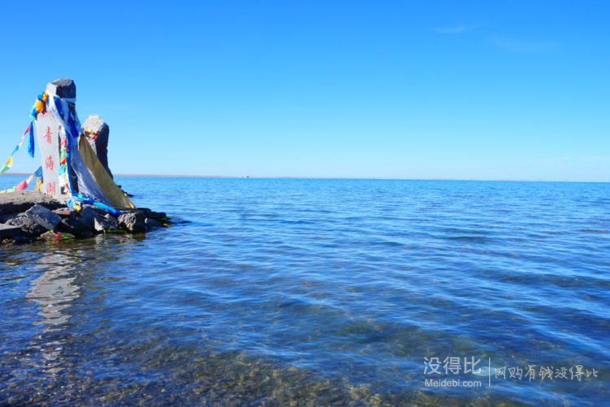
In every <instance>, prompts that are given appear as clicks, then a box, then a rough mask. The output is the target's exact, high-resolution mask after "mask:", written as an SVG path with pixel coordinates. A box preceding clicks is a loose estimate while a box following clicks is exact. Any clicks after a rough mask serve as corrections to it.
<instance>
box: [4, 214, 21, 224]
mask: <svg viewBox="0 0 610 407" xmlns="http://www.w3.org/2000/svg"><path fill="white" fill-rule="evenodd" d="M19 215H20V213H6V214H4V215H0V223H7V222H8V221H10V220H12V219H15V218H16V217H17V216H19Z"/></svg>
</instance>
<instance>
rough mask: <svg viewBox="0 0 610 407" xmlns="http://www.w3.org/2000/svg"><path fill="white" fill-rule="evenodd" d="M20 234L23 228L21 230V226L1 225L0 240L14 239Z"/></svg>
mask: <svg viewBox="0 0 610 407" xmlns="http://www.w3.org/2000/svg"><path fill="white" fill-rule="evenodd" d="M20 234H21V228H19V226H11V225H4V224H0V240H3V239H12V238H14V237H16V236H19V235H20Z"/></svg>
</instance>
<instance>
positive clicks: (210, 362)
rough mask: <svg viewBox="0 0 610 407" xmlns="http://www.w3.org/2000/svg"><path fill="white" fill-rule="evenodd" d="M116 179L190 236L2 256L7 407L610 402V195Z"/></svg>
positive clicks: (555, 187)
mask: <svg viewBox="0 0 610 407" xmlns="http://www.w3.org/2000/svg"><path fill="white" fill-rule="evenodd" d="M14 181H15V179H14V178H13V177H2V178H0V187H6V186H9V184H11V183H15V182H14ZM119 183H121V184H122V185H123V186H124V188H125V189H126V190H128V191H130V192H132V193H133V194H135V198H134V201H135V202H136V204H138V205H140V206H145V207H150V208H153V209H155V210H163V211H166V212H168V214H170V215H171V216H173V217H174V218H175V219H176V220H178V222H177V224H176V225H175V226H174V227H172V228H169V229H164V230H158V231H155V232H153V233H149V234H148V235H146V236H133V237H132V236H127V235H109V236H106V237H102V236H98V237H96V238H93V239H89V240H83V241H77V242H72V243H66V242H63V243H62V242H60V243H37V244H33V245H24V246H13V247H1V248H0V286H1V291H0V304H1V308H0V309H1V310H2V312H3V314H4V315H3V318H2V319H1V320H0V404H3V403H10V404H21V403H26V402H38V403H48V404H58V403H62V402H71V403H75V402H76V403H84V404H96V405H97V404H99V403H103V404H116V403H136V402H141V401H142V400H148V401H150V402H153V404H170V403H176V402H178V403H185V404H204V403H210V404H212V403H219V404H271V405H273V404H287V403H290V402H295V401H298V402H299V404H306V403H315V404H331V403H336V404H341V403H346V404H350V403H351V404H408V403H419V404H438V403H440V404H458V403H460V404H463V403H468V402H476V403H478V404H481V405H485V404H497V403H500V402H505V403H507V404H520V403H534V404H539V403H544V402H546V403H550V404H566V403H568V404H571V405H580V404H588V403H591V404H593V405H599V404H601V403H603V402H604V401H607V400H609V399H610V393H609V388H610V386H609V384H610V380H609V379H608V375H609V373H610V369H609V361H610V349H609V346H608V344H609V342H608V336H609V334H610V295H609V288H610V212H609V211H608V208H609V207H610V184H580V183H525V182H523V183H522V182H460V181H382V180H279V179H277V180H276V179H264V180H263V179H186V178H122V179H120V180H119ZM434 357H438V358H439V359H440V361H441V362H442V361H443V360H444V359H445V358H446V357H459V358H460V364H461V365H462V371H461V372H459V374H457V375H454V374H452V373H451V372H449V373H448V374H445V371H444V369H443V367H442V366H441V368H440V370H441V372H442V374H441V375H436V374H432V375H430V374H429V372H426V371H425V369H426V365H425V363H424V362H425V359H424V358H428V360H429V361H430V358H434ZM464 358H466V359H467V360H469V361H471V358H474V359H475V361H476V360H480V363H479V364H478V365H477V366H475V370H476V369H479V368H480V372H479V373H478V374H472V373H470V374H464V372H463V360H464ZM530 365H535V366H536V367H535V371H536V373H537V377H535V378H534V379H533V380H529V379H528V378H526V377H523V378H522V379H521V380H520V379H518V378H509V374H508V371H507V373H506V379H504V378H502V377H498V378H496V377H495V373H496V370H495V369H499V368H501V367H504V366H506V367H520V368H522V369H523V370H524V372H525V371H527V370H528V366H530ZM576 365H581V366H583V369H586V370H589V371H592V369H595V370H596V372H597V373H596V374H597V377H594V376H593V375H591V376H590V377H588V378H587V377H585V376H583V377H581V380H580V381H579V380H578V379H577V377H574V378H572V379H570V373H568V374H567V379H562V378H557V377H554V378H553V380H550V379H548V378H546V379H545V380H541V378H540V377H539V369H540V367H541V366H544V367H546V366H549V367H550V366H552V367H553V369H554V370H560V369H561V368H562V367H565V368H566V369H570V368H573V369H574V366H576ZM490 376H491V377H490ZM430 378H433V379H457V378H460V379H462V380H472V381H481V384H482V385H481V387H480V388H430V387H426V386H425V384H424V381H425V379H430Z"/></svg>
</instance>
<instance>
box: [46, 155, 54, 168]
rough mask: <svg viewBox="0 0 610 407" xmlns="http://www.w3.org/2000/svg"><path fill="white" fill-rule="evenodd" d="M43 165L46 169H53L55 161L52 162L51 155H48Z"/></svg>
mask: <svg viewBox="0 0 610 407" xmlns="http://www.w3.org/2000/svg"><path fill="white" fill-rule="evenodd" d="M44 166H45V168H46V169H47V170H50V171H53V168H55V163H54V162H53V157H51V156H48V157H47V159H46V160H45V162H44Z"/></svg>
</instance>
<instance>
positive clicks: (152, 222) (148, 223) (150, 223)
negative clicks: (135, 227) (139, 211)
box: [144, 218, 163, 229]
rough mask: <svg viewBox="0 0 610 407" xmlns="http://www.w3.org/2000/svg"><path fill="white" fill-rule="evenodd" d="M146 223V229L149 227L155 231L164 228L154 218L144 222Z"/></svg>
mask: <svg viewBox="0 0 610 407" xmlns="http://www.w3.org/2000/svg"><path fill="white" fill-rule="evenodd" d="M144 222H145V223H146V227H148V228H149V229H155V228H162V227H163V224H162V223H161V222H159V221H156V220H154V219H152V218H146V220H145V221H144Z"/></svg>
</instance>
